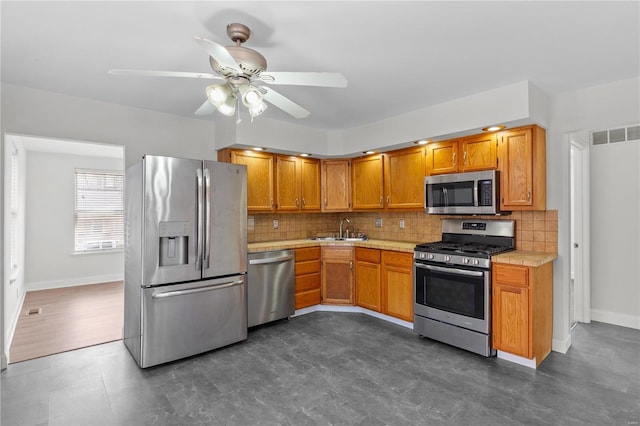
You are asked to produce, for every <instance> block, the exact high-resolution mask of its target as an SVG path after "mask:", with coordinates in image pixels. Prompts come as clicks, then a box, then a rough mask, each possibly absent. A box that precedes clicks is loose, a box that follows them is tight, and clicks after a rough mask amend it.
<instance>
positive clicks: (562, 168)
mask: <svg viewBox="0 0 640 426" xmlns="http://www.w3.org/2000/svg"><path fill="white" fill-rule="evenodd" d="M550 106H551V115H550V126H549V128H548V129H547V182H555V183H556V184H554V185H548V186H547V208H548V209H557V210H558V259H557V260H556V261H555V263H554V323H553V324H554V345H556V344H558V345H566V344H568V343H570V333H569V279H570V265H569V251H570V218H569V211H570V205H569V202H570V190H569V175H570V169H569V164H570V162H569V158H570V149H569V144H570V142H569V135H570V134H571V133H578V132H585V131H590V130H600V129H609V128H615V127H618V126H624V125H629V124H634V123H637V122H638V121H639V120H640V77H635V78H631V79H625V80H621V81H616V82H612V83H608V84H604V85H599V86H594V87H589V88H586V89H582V90H578V91H573V92H567V93H563V94H560V95H557V96H554V97H552V98H551V103H550ZM636 219H637V218H636ZM592 222H593V218H592ZM596 225H597V224H596ZM593 244H594V243H593V241H592V242H591V245H592V246H593ZM611 255H613V254H611ZM600 261H601V260H600V259H596V258H594V257H592V258H591V262H600ZM598 285H599V284H596V283H593V282H592V283H591V288H592V300H591V303H592V306H602V303H603V301H602V300H598V299H596V300H594V299H593V297H594V296H596V294H597V295H598V298H600V299H601V298H602V297H603V296H604V297H606V296H605V293H606V292H600V291H599V290H597V287H598ZM626 285H627V284H626V283H620V282H614V283H608V284H607V291H608V292H610V293H611V294H620V293H624V292H625V286H626ZM635 285H638V281H637V280H636V281H635ZM604 303H605V304H606V306H611V309H613V310H615V311H617V312H623V311H624V309H625V307H624V306H619V305H616V303H615V302H614V303H613V304H611V303H609V302H604ZM594 319H595V318H594Z"/></svg>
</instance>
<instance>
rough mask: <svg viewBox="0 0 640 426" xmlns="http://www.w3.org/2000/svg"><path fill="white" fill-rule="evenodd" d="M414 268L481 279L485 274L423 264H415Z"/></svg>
mask: <svg viewBox="0 0 640 426" xmlns="http://www.w3.org/2000/svg"><path fill="white" fill-rule="evenodd" d="M413 266H415V267H416V268H421V269H430V270H432V271H438V272H446V273H449V274H454V273H455V274H459V275H466V276H468V277H481V276H483V275H484V272H482V271H467V270H466V269H458V268H443V267H442V266H433V265H424V264H422V263H415V262H414V264H413Z"/></svg>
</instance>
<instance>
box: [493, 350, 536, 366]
mask: <svg viewBox="0 0 640 426" xmlns="http://www.w3.org/2000/svg"><path fill="white" fill-rule="evenodd" d="M497 356H498V359H504V360H505V361H509V362H513V363H515V364H518V365H523V366H525V367H529V368H533V369H535V368H536V359H535V358H533V359H529V358H523V357H521V356H518V355H513V354H510V353H508V352H502V351H498V353H497Z"/></svg>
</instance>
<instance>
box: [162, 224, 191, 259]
mask: <svg viewBox="0 0 640 426" xmlns="http://www.w3.org/2000/svg"><path fill="white" fill-rule="evenodd" d="M190 225H191V224H190V222H160V225H159V229H158V235H159V237H160V266H175V265H186V264H188V263H189V228H190Z"/></svg>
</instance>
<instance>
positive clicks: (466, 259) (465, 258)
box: [462, 257, 469, 265]
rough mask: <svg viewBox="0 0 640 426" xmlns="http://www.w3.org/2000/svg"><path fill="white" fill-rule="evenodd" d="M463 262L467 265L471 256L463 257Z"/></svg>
mask: <svg viewBox="0 0 640 426" xmlns="http://www.w3.org/2000/svg"><path fill="white" fill-rule="evenodd" d="M462 263H464V264H465V265H466V264H467V263H469V258H468V257H463V258H462Z"/></svg>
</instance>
